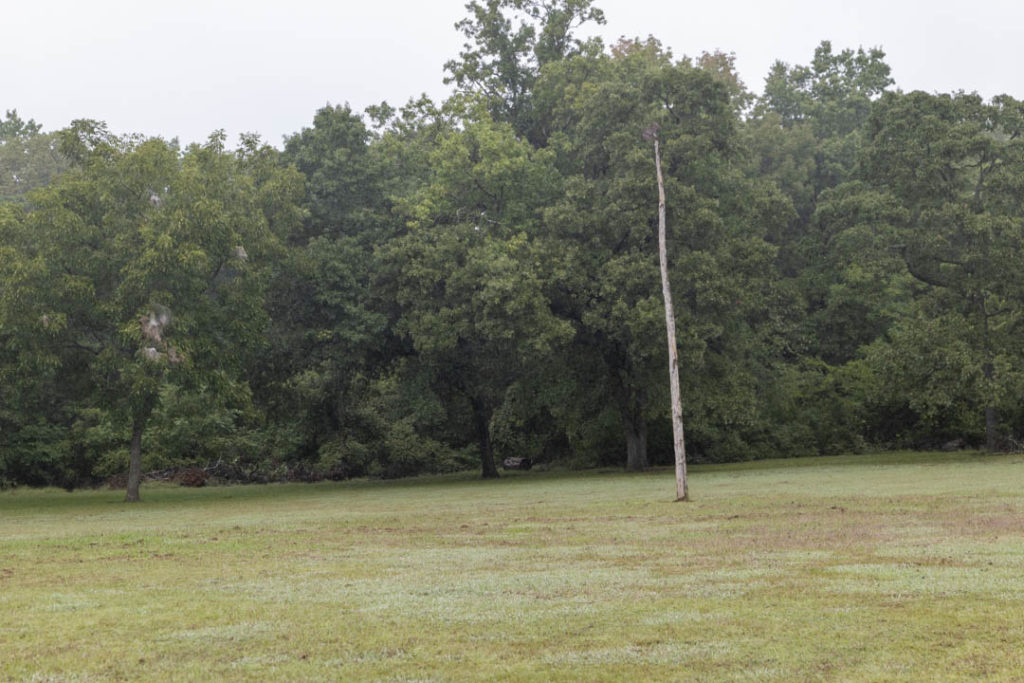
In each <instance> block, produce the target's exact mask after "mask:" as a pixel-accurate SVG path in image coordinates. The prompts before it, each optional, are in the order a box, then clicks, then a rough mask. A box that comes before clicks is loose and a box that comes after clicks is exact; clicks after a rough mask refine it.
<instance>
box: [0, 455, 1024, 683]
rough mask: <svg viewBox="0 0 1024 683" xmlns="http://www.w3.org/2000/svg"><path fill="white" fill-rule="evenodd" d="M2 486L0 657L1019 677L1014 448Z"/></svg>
mask: <svg viewBox="0 0 1024 683" xmlns="http://www.w3.org/2000/svg"><path fill="white" fill-rule="evenodd" d="M690 490H691V493H692V495H693V497H694V501H693V502H692V503H688V504H680V503H674V502H672V498H673V495H674V480H673V476H672V473H671V472H667V471H661V472H650V473H645V474H641V475H626V474H622V473H617V472H600V473H599V472H593V473H582V474H580V473H571V474H570V473H524V474H521V475H516V476H508V477H505V478H503V479H501V480H499V481H493V482H483V481H477V480H475V479H472V478H470V477H469V476H468V475H466V476H462V477H444V478H436V479H417V480H408V481H399V482H350V483H344V484H315V485H277V486H251V487H224V488H209V489H183V488H176V487H170V486H162V487H148V488H147V487H144V488H143V492H142V493H143V498H144V501H145V502H143V503H142V504H137V505H126V504H123V503H122V502H121V500H122V498H123V493H122V492H118V491H106V490H102V491H86V492H76V493H73V494H68V493H65V492H63V491H53V490H47V491H35V490H17V491H13V492H4V493H0V680H3V681H7V680H41V681H42V680H59V681H88V680H119V679H120V680H140V679H141V680H207V679H218V680H219V679H230V680H346V681H349V680H455V681H458V680H536V681H548V680H574V681H575V680H628V681H640V680H756V681H761V680H784V681H791V680H829V681H832V680H842V681H849V680H854V681H859V680H865V681H870V680H877V681H890V680H929V681H931V680H964V679H970V680H978V679H982V680H1024V456H998V457H995V456H987V455H978V454H896V455H879V456H875V455H872V456H857V457H842V458H828V459H806V460H805V459H801V460H788V461H766V462H757V463H750V464H743V465H725V466H714V467H704V468H700V467H698V468H694V470H693V472H692V476H691V482H690Z"/></svg>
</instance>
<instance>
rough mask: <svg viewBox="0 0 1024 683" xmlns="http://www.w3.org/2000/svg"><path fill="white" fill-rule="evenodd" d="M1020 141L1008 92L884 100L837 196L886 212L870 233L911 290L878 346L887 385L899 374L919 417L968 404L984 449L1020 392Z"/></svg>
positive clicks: (1023, 147) (1020, 115) (1020, 123)
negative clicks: (856, 167) (905, 309)
mask: <svg viewBox="0 0 1024 683" xmlns="http://www.w3.org/2000/svg"><path fill="white" fill-rule="evenodd" d="M1022 133H1024V104H1022V103H1021V102H1019V101H1017V100H1015V99H1013V98H1011V97H1008V96H1000V97H996V98H994V99H993V100H992V101H990V102H985V101H984V100H982V98H981V97H979V96H977V95H973V94H971V95H969V94H964V93H959V94H955V95H931V94H927V93H923V92H913V93H909V94H889V95H886V96H885V97H883V98H882V100H881V101H880V102H879V104H878V106H877V107H876V109H875V112H874V113H873V115H872V117H871V119H870V123H869V125H868V129H867V147H866V150H865V154H864V158H863V164H862V166H863V167H862V177H863V182H862V183H860V184H855V185H852V186H851V187H849V188H847V189H846V190H845V191H844V194H845V195H850V196H853V197H857V198H858V199H859V201H860V202H861V204H864V203H866V202H870V203H872V204H874V205H881V206H884V207H886V208H887V209H888V210H887V211H885V212H884V214H883V215H882V216H880V217H879V218H881V220H877V222H875V224H874V226H873V227H874V230H875V232H876V234H878V235H879V236H880V237H881V240H882V242H883V246H885V247H886V248H887V249H888V250H889V252H890V253H891V254H892V255H894V256H898V257H899V258H900V259H901V260H902V261H903V263H904V264H905V267H906V272H907V273H909V275H910V276H912V277H913V278H914V279H915V280H916V282H917V283H918V292H917V297H916V300H915V306H914V308H913V309H912V310H911V311H910V312H909V316H908V318H907V319H904V320H903V321H902V322H901V323H900V325H899V326H898V327H897V329H896V330H894V332H893V333H892V335H891V336H890V344H885V345H879V346H878V347H877V348H876V350H875V356H874V357H875V358H876V360H877V361H879V362H880V363H881V364H882V365H883V366H884V368H885V371H886V372H888V373H889V380H890V384H889V385H888V386H890V387H891V388H898V387H900V386H901V382H900V381H899V378H902V380H903V383H902V387H903V389H904V390H905V391H906V392H907V393H908V394H909V395H910V396H911V397H912V400H911V402H912V404H913V407H914V408H915V409H916V410H918V411H919V412H922V413H924V414H926V415H928V414H932V415H934V414H936V413H937V412H942V411H943V410H947V411H948V410H949V409H955V408H956V407H957V404H959V405H960V406H964V405H973V406H977V407H978V408H980V411H981V413H983V415H984V420H983V422H984V434H985V444H986V446H987V448H989V449H990V450H991V449H995V448H996V447H997V446H998V441H999V438H1000V434H999V429H1000V420H999V418H998V409H1000V408H1006V409H1016V406H1017V404H1018V401H1017V398H1016V396H1017V395H1018V394H1019V390H1020V388H1021V385H1022V377H1021V373H1020V372H1019V370H1017V368H1018V367H1019V365H1020V360H1021V357H1022V356H1021V353H1022V350H1024V347H1022V345H1021V343H1020V341H1019V340H1020V332H1021V321H1022V316H1024V308H1022V306H1024V275H1022V271H1021V268H1020V254H1021V253H1022V250H1024V200H1022V198H1024V139H1022ZM923 330H928V332H927V333H925V334H921V332H922V331H923ZM884 349H888V352H885V351H884ZM915 356H919V357H920V359H915ZM921 359H924V360H921Z"/></svg>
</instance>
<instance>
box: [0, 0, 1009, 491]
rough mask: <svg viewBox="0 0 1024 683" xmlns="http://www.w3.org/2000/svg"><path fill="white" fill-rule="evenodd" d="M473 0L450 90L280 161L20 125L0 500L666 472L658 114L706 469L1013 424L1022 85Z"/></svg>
mask: <svg viewBox="0 0 1024 683" xmlns="http://www.w3.org/2000/svg"><path fill="white" fill-rule="evenodd" d="M467 11H468V13H467V17H466V18H465V19H464V20H463V21H461V22H459V24H458V25H457V28H458V29H459V30H460V31H461V32H462V34H463V35H464V36H465V39H466V42H465V45H464V49H463V50H462V52H461V53H460V55H459V57H458V58H457V59H455V60H452V61H450V62H448V63H447V64H446V65H445V68H446V71H447V74H448V79H447V82H449V83H450V84H453V85H454V86H455V92H454V94H453V95H452V96H451V97H449V98H448V99H447V100H445V101H443V102H436V103H435V102H434V101H432V100H430V99H429V98H427V97H426V96H422V97H420V98H419V99H414V100H410V101H409V102H408V103H407V104H405V105H404V106H402V107H399V108H395V107H392V106H390V105H388V104H387V103H381V104H380V105H378V106H375V107H370V108H368V109H367V111H366V113H365V115H361V114H360V113H358V112H353V111H352V109H351V108H350V107H349V106H348V105H343V106H333V105H327V106H324V107H322V108H320V109H318V110H317V111H316V112H314V114H313V118H312V122H311V125H310V126H308V127H305V128H303V129H302V130H300V131H298V132H297V133H295V134H294V135H292V136H290V137H288V138H287V139H286V141H285V144H284V149H283V150H281V151H279V150H276V149H273V148H271V147H269V146H267V145H264V144H263V143H261V141H260V140H259V138H258V137H257V136H254V135H246V136H242V138H241V139H240V141H239V144H238V148H237V149H236V150H234V151H230V150H228V149H227V145H226V140H225V139H224V136H223V134H222V133H215V134H214V135H212V136H211V137H210V139H209V140H208V141H207V143H205V144H203V145H192V146H190V147H188V148H187V149H180V148H179V147H178V145H177V143H176V142H170V143H169V142H166V141H163V140H160V139H147V138H144V137H141V136H120V135H117V134H115V133H113V132H112V131H110V130H109V129H108V128H107V126H106V125H105V124H103V123H101V122H97V121H90V120H78V121H75V122H73V123H72V125H71V126H70V127H68V128H67V129H65V130H63V131H58V132H56V133H43V132H42V129H41V127H40V126H39V125H38V124H36V123H35V122H34V121H31V120H29V121H24V120H23V119H21V118H20V117H19V116H18V115H17V113H16V112H14V111H10V112H7V116H6V118H5V119H3V120H2V121H0V485H3V486H6V485H13V484H18V483H30V484H39V485H60V486H66V487H72V486H76V485H83V484H87V483H92V482H96V481H97V480H99V479H101V478H104V477H107V476H110V475H115V474H119V473H120V472H121V471H122V470H123V469H124V462H125V455H126V454H129V457H130V461H131V462H132V463H134V464H136V465H138V466H139V467H145V468H173V467H182V466H185V465H202V466H212V465H214V464H218V463H219V465H218V467H222V468H223V469H222V470H220V471H221V472H222V474H223V476H225V477H227V478H233V479H239V480H246V479H248V480H259V481H271V480H278V479H282V478H288V477H294V478H301V479H306V480H315V479H321V478H332V479H341V478H347V477H354V476H373V477H388V478H390V477H399V476H408V475H413V474H421V473H440V472H448V471H454V470H459V469H464V468H467V467H471V466H479V467H480V468H481V470H482V472H483V474H484V475H485V476H487V477H494V476H496V475H497V474H498V472H497V466H496V465H497V463H498V462H499V461H500V460H501V459H503V458H505V457H508V456H519V457H529V458H531V459H532V460H533V461H535V462H538V463H544V464H562V465H569V466H572V467H587V466H595V465H615V466H618V465H622V464H623V462H625V463H626V465H627V466H628V467H630V468H633V469H642V468H644V467H645V466H648V465H657V464H663V463H668V462H670V461H671V459H670V441H671V440H670V438H669V434H670V430H669V421H668V397H667V383H666V382H665V381H664V380H665V369H666V364H667V363H666V355H667V354H666V349H665V347H664V328H663V317H662V301H661V295H660V290H659V277H658V256H657V251H656V216H657V191H656V190H657V187H656V183H655V177H654V164H653V149H652V145H651V144H650V142H649V141H645V140H644V133H645V131H652V130H656V132H657V135H658V139H659V140H660V144H661V148H660V149H661V152H662V158H663V166H664V171H665V186H666V187H665V190H666V195H667V219H668V225H667V227H668V252H669V253H668V257H669V263H670V268H671V273H670V279H671V282H672V287H673V292H672V294H673V299H674V301H675V306H676V318H677V328H678V329H677V344H678V349H677V351H678V353H679V357H680V360H681V368H680V369H681V375H682V389H683V403H684V417H685V423H686V427H687V435H686V436H687V445H688V447H689V451H690V454H689V455H690V459H691V460H692V461H697V462H700V461H706V462H724V461H729V460H744V459H752V458H761V457H765V456H766V455H775V454H779V455H787V456H796V455H813V454H832V453H839V452H844V451H860V450H865V449H870V448H876V447H890V446H935V445H940V444H943V443H945V442H947V441H950V442H953V443H965V442H966V443H970V444H972V445H976V444H979V443H981V441H982V439H984V440H985V442H986V444H987V445H988V447H989V448H995V447H1008V446H1013V445H1014V443H1015V442H1016V441H1018V440H1020V439H1021V438H1022V436H1024V402H1022V401H1021V400H1020V398H1019V397H1020V396H1022V395H1024V391H1022V390H1024V375H1022V373H1021V372H1020V371H1019V370H1018V368H1019V367H1020V366H1021V361H1022V359H1024V344H1022V342H1021V341H1020V340H1021V339H1024V335H1022V334H1021V332H1022V330H1021V321H1022V320H1024V315H1022V309H1021V303H1022V301H1024V275H1022V274H1021V269H1020V268H1019V261H1020V255H1021V253H1022V251H1024V228H1022V226H1024V208H1022V206H1024V205H1022V203H1021V202H1022V200H1021V197H1024V142H1022V138H1021V129H1022V126H1024V105H1022V104H1021V103H1020V102H1018V101H1017V100H1014V99H1013V98H1010V97H1007V96H1002V97H997V98H995V99H993V100H991V101H984V100H983V99H982V98H980V97H978V96H977V95H968V94H964V93H957V94H953V95H929V94H925V93H909V94H906V93H902V92H898V91H896V92H893V91H892V90H891V87H892V85H893V82H892V79H891V78H890V73H889V67H888V65H887V64H886V63H885V61H884V54H883V53H882V52H881V51H880V50H878V49H871V50H864V49H857V50H849V49H847V50H841V51H834V50H833V48H832V45H831V44H830V43H828V42H823V43H822V44H821V45H820V46H819V47H818V48H817V50H816V51H815V53H814V55H813V58H812V59H811V61H810V63H809V64H808V65H806V66H800V65H797V66H789V65H785V64H781V63H777V64H776V65H775V66H773V68H772V71H771V72H770V73H769V75H768V78H767V80H766V83H765V90H764V93H763V95H761V96H760V97H756V98H755V97H754V96H753V95H752V94H751V93H750V92H748V91H747V89H746V87H745V86H744V84H743V83H742V82H741V81H740V80H739V78H738V77H737V74H736V72H735V68H734V61H733V57H732V55H731V54H729V53H723V52H715V53H712V54H703V55H701V56H699V57H697V58H696V59H689V58H682V59H677V58H676V57H674V56H673V55H672V53H671V52H670V51H669V50H667V49H666V48H664V47H663V46H662V45H661V44H660V43H659V42H658V41H657V40H656V39H655V38H653V37H652V38H648V39H646V40H640V39H622V40H620V41H619V42H617V43H616V44H615V45H613V46H611V47H610V48H608V49H606V48H605V47H604V45H603V44H602V43H601V42H600V41H599V40H596V39H593V40H585V39H582V38H579V37H578V36H577V32H578V31H579V30H580V28H581V26H584V25H586V24H588V23H590V22H594V23H598V24H599V23H602V22H603V20H604V17H603V13H602V12H601V11H600V10H599V9H597V8H596V7H594V6H593V4H592V2H590V0H479V1H477V0H474V1H473V2H470V3H469V4H468V5H467ZM143 435H145V439H144V445H143ZM623 446H625V448H623ZM132 471H133V472H137V468H136V469H133V470H132Z"/></svg>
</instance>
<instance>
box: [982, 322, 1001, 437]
mask: <svg viewBox="0 0 1024 683" xmlns="http://www.w3.org/2000/svg"><path fill="white" fill-rule="evenodd" d="M985 325H986V328H987V327H988V319H986V320H985ZM987 332H988V330H987V329H986V338H987ZM982 372H984V373H985V379H986V380H988V381H989V382H991V380H992V378H993V377H994V376H995V364H994V363H992V362H988V363H985V365H983V366H982ZM998 449H999V433H998V420H997V419H996V408H995V406H993V405H988V406H985V450H986V451H988V452H989V453H995V452H996V451H997V450H998Z"/></svg>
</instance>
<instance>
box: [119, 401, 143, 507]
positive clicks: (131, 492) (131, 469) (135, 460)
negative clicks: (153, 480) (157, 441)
mask: <svg viewBox="0 0 1024 683" xmlns="http://www.w3.org/2000/svg"><path fill="white" fill-rule="evenodd" d="M145 423H146V421H145V418H142V417H136V418H135V419H134V420H132V441H131V447H130V449H129V455H128V490H127V492H126V493H125V497H124V502H126V503H137V502H139V484H140V483H142V429H143V426H144V425H145Z"/></svg>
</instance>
